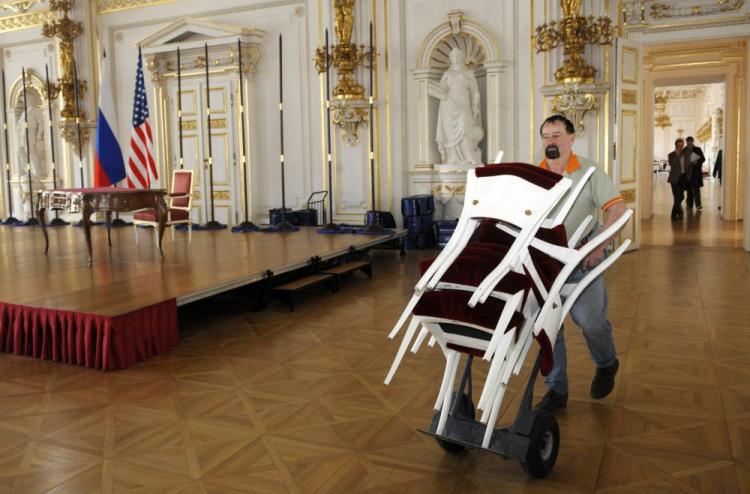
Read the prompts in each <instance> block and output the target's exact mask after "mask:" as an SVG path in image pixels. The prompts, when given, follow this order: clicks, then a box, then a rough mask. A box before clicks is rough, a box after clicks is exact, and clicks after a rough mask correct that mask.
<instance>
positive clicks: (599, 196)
mask: <svg viewBox="0 0 750 494" xmlns="http://www.w3.org/2000/svg"><path fill="white" fill-rule="evenodd" d="M539 166H540V167H541V168H543V169H545V170H549V169H550V168H549V165H548V164H547V160H546V159H545V160H543V161H542V162H541V163H539ZM591 167H594V169H595V171H594V174H593V175H591V178H590V179H589V181H588V183H587V184H586V186H585V187H584V188H583V190H582V191H581V194H580V195H579V196H578V199H577V200H576V202H575V203H574V204H573V207H572V208H571V210H570V212H569V213H568V216H567V217H566V218H565V220H564V224H565V231H566V232H567V233H568V235H572V234H573V233H574V232H575V231H576V229H577V228H578V226H579V225H580V224H581V222H582V221H583V220H584V219H585V218H586V216H588V215H591V216H593V218H594V219H593V221H592V222H591V223H589V226H588V227H587V228H586V232H585V234H584V235H588V233H589V232H590V231H591V229H592V228H593V226H594V225H595V224H596V218H597V210H598V209H599V208H601V209H603V210H605V211H606V210H607V208H609V207H610V206H612V205H613V204H616V203H618V202H623V198H622V196H620V191H619V190H618V189H617V187H616V186H615V184H614V183H613V182H612V179H611V178H609V176H608V175H607V174H606V173H604V171H603V170H602V169H601V168H599V167H598V166H596V163H594V162H593V161H589V160H587V159H585V158H579V157H577V156H576V155H575V154H573V153H571V154H570V158H569V159H568V164H567V165H566V167H565V172H564V173H563V176H565V177H568V178H569V179H571V180H572V181H573V185H572V186H571V189H572V188H574V187H575V186H576V184H577V183H578V181H579V180H580V179H581V178H582V177H583V175H584V174H585V173H586V170H588V169H589V168H591ZM564 202H565V201H564V200H563V201H561V202H560V204H559V205H558V206H557V207H556V208H555V209H554V210H553V211H552V213H551V214H550V217H553V216H554V215H555V214H557V211H558V209H559V208H560V207H561V206H562V203H564Z"/></svg>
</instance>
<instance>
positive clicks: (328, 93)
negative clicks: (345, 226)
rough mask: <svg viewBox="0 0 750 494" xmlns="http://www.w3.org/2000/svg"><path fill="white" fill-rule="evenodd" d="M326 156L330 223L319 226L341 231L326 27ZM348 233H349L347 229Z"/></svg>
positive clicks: (329, 59) (327, 229) (325, 229)
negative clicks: (336, 205) (335, 219)
mask: <svg viewBox="0 0 750 494" xmlns="http://www.w3.org/2000/svg"><path fill="white" fill-rule="evenodd" d="M325 40H326V44H325V52H324V53H325V65H326V158H327V160H328V223H326V224H325V226H323V228H319V229H318V232H320V233H341V231H342V229H341V227H340V226H339V225H337V224H336V223H334V222H333V162H332V161H331V154H332V152H331V58H330V57H331V55H330V53H329V52H328V49H329V45H328V28H326V38H325ZM347 233H349V232H348V231H347Z"/></svg>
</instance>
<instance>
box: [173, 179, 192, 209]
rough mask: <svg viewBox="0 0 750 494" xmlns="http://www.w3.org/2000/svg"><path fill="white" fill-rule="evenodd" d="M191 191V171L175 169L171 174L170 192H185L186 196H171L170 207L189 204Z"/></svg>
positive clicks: (183, 206)
mask: <svg viewBox="0 0 750 494" xmlns="http://www.w3.org/2000/svg"><path fill="white" fill-rule="evenodd" d="M192 193H193V171H192V170H175V171H174V172H173V176H172V194H180V195H181V194H185V196H186V197H174V198H172V204H171V207H173V208H186V207H188V206H189V205H190V194H192Z"/></svg>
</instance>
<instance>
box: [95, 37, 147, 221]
mask: <svg viewBox="0 0 750 494" xmlns="http://www.w3.org/2000/svg"><path fill="white" fill-rule="evenodd" d="M140 49H141V47H140V46H139V47H138V54H139V55H140V53H141V52H140ZM106 58H107V50H102V70H104V69H105V63H104V59H106ZM106 68H107V69H108V68H109V63H107V64H106ZM105 76H107V77H108V74H103V75H102V79H104V77H105ZM107 80H109V79H107ZM101 95H102V92H101V91H100V92H99V99H100V100H101ZM98 139H99V137H98V124H97V142H98ZM118 147H119V146H118ZM97 148H98V144H97ZM121 153H122V151H121ZM124 166H125V164H124V163H123V167H124ZM125 179H127V172H126V173H125ZM123 180H124V179H123ZM112 187H114V188H115V189H116V188H117V182H115V183H113V184H112ZM130 225H132V223H129V222H127V221H125V220H123V219H122V218H120V212H119V211H115V219H113V220H112V221H111V222H110V223H109V227H110V228H119V227H123V226H130Z"/></svg>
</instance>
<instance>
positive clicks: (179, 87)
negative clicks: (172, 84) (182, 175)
mask: <svg viewBox="0 0 750 494" xmlns="http://www.w3.org/2000/svg"><path fill="white" fill-rule="evenodd" d="M181 63H182V62H181V58H180V47H179V46H178V47H177V121H178V122H177V124H178V131H177V133H178V134H179V138H180V170H182V169H183V168H184V167H185V159H184V154H183V148H182V65H181Z"/></svg>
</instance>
